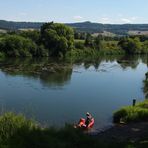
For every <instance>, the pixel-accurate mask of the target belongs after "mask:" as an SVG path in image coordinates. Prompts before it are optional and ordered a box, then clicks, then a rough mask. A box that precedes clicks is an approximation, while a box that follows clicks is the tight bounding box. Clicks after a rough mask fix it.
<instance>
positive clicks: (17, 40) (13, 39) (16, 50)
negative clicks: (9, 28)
mask: <svg viewBox="0 0 148 148" xmlns="http://www.w3.org/2000/svg"><path fill="white" fill-rule="evenodd" d="M36 49H37V47H36V44H35V43H34V42H33V41H32V40H30V39H26V38H24V37H21V36H18V35H7V36H6V37H4V38H3V39H2V40H0V51H1V52H3V53H5V54H6V55H7V56H13V57H19V56H22V57H27V56H35V55H36Z"/></svg>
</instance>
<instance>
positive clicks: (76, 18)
mask: <svg viewBox="0 0 148 148" xmlns="http://www.w3.org/2000/svg"><path fill="white" fill-rule="evenodd" d="M73 19H74V20H76V21H82V20H83V17H82V16H79V15H77V16H74V17H73Z"/></svg>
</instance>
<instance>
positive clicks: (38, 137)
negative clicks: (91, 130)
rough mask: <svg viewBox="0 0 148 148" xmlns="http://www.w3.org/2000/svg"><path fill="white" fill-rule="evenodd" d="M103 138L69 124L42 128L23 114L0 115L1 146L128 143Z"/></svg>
mask: <svg viewBox="0 0 148 148" xmlns="http://www.w3.org/2000/svg"><path fill="white" fill-rule="evenodd" d="M104 140H105V142H104ZM104 140H103V139H100V138H98V136H90V135H87V134H84V133H83V132H82V131H81V130H78V129H74V128H73V127H72V126H70V125H66V126H65V127H64V128H61V129H56V128H42V127H40V126H39V125H38V124H36V123H35V122H34V121H31V120H28V119H26V118H25V117H24V116H23V115H15V114H13V113H6V114H4V115H2V116H0V147H1V148H98V147H101V148H116V147H119V146H120V147H123V148H126V147H128V145H129V142H123V143H122V145H121V143H119V142H117V141H110V139H104ZM106 141H108V142H106Z"/></svg>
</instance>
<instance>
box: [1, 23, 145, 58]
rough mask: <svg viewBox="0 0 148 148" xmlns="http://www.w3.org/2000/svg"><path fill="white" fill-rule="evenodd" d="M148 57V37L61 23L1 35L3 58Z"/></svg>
mask: <svg viewBox="0 0 148 148" xmlns="http://www.w3.org/2000/svg"><path fill="white" fill-rule="evenodd" d="M125 53H126V54H147V53H148V37H147V36H121V37H119V36H115V37H108V36H102V35H100V34H98V35H94V34H90V33H84V32H77V31H74V30H73V29H72V28H71V27H69V26H66V25H64V24H58V23H53V22H51V23H45V24H43V25H42V26H41V29H40V30H34V31H29V30H28V31H13V32H9V33H7V34H0V57H5V56H8V57H48V56H50V57H80V56H98V55H100V54H125Z"/></svg>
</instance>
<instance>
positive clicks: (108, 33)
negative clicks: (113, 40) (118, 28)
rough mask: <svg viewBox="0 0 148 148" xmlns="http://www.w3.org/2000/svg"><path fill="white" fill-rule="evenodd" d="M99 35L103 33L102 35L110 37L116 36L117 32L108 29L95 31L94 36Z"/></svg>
mask: <svg viewBox="0 0 148 148" xmlns="http://www.w3.org/2000/svg"><path fill="white" fill-rule="evenodd" d="M98 35H102V36H110V37H114V36H116V34H114V33H111V32H108V31H103V32H102V33H94V34H93V36H94V37H96V36H98Z"/></svg>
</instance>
